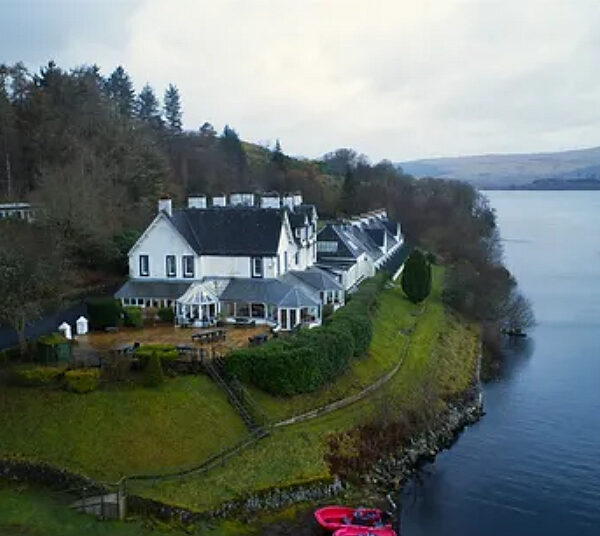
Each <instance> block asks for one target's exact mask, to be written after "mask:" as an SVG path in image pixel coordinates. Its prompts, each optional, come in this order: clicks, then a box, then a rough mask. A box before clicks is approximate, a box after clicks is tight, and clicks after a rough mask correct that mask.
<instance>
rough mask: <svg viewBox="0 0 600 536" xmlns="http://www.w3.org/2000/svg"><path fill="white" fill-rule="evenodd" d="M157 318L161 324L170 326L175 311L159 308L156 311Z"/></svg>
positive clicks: (169, 308)
mask: <svg viewBox="0 0 600 536" xmlns="http://www.w3.org/2000/svg"><path fill="white" fill-rule="evenodd" d="M158 318H160V320H161V322H168V323H170V324H172V323H173V321H174V320H175V311H173V309H172V308H171V307H161V308H160V309H159V310H158Z"/></svg>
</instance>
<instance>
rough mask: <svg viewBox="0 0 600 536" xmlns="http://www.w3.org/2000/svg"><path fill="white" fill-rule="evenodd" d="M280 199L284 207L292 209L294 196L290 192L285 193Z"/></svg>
mask: <svg viewBox="0 0 600 536" xmlns="http://www.w3.org/2000/svg"><path fill="white" fill-rule="evenodd" d="M281 200H282V202H283V205H284V206H285V207H287V208H289V209H290V210H294V206H295V205H294V196H293V195H292V194H285V195H284V196H283V197H282V198H281Z"/></svg>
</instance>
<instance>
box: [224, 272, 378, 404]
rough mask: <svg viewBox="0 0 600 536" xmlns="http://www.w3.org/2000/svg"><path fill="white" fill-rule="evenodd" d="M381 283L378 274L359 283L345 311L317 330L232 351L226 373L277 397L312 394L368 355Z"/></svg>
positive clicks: (332, 317) (339, 311) (227, 362)
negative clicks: (354, 358) (351, 361)
mask: <svg viewBox="0 0 600 536" xmlns="http://www.w3.org/2000/svg"><path fill="white" fill-rule="evenodd" d="M385 280H386V276H385V275H383V274H382V275H378V276H376V277H374V278H371V279H369V280H368V281H366V282H365V283H363V284H362V285H361V288H360V289H359V290H358V292H356V294H354V295H353V296H352V298H351V299H350V300H349V301H348V303H347V305H346V306H345V307H342V308H341V309H338V310H337V311H336V312H335V313H334V314H333V315H331V316H330V317H329V319H328V320H327V322H325V323H324V325H323V326H321V327H319V328H314V329H310V330H300V331H299V332H298V333H296V334H294V335H291V336H289V337H286V338H280V339H272V340H271V341H269V342H268V343H266V344H264V345H262V346H256V347H250V348H243V349H240V350H235V351H233V352H232V353H231V354H230V355H229V357H228V359H227V361H226V373H227V374H228V375H230V376H233V377H236V378H238V379H239V380H241V381H243V382H246V383H252V384H254V385H256V386H257V387H259V388H261V389H263V390H265V391H268V392H270V393H272V394H275V395H282V396H291V395H294V394H298V393H307V392H311V391H314V390H316V389H318V388H319V387H321V386H322V385H324V384H326V383H328V382H330V381H332V380H334V379H335V378H336V377H337V376H338V375H340V374H342V373H343V372H344V371H345V370H346V368H347V367H348V363H349V362H350V360H351V359H352V358H353V357H358V356H361V355H363V354H364V353H365V352H366V350H367V349H368V347H369V344H370V342H371V337H372V325H371V313H372V311H373V308H374V307H375V305H376V302H377V296H378V294H379V292H380V291H381V289H382V288H383V284H384V283H385Z"/></svg>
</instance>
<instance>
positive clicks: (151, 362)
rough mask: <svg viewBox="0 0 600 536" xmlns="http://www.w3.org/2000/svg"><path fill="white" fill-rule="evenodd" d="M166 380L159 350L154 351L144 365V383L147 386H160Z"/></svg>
mask: <svg viewBox="0 0 600 536" xmlns="http://www.w3.org/2000/svg"><path fill="white" fill-rule="evenodd" d="M164 381H165V376H164V374H163V369H162V365H161V360H160V358H159V357H158V353H157V352H153V353H152V354H150V356H149V357H148V362H147V363H146V366H145V367H144V385H145V386H146V387H158V386H159V385H162V384H163V383H164Z"/></svg>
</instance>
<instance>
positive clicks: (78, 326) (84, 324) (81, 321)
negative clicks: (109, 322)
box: [75, 316, 89, 335]
mask: <svg viewBox="0 0 600 536" xmlns="http://www.w3.org/2000/svg"><path fill="white" fill-rule="evenodd" d="M88 331H89V324H88V319H87V318H86V317H85V316H80V317H79V318H78V319H77V321H76V322H75V332H76V333H77V335H87V332H88Z"/></svg>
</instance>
